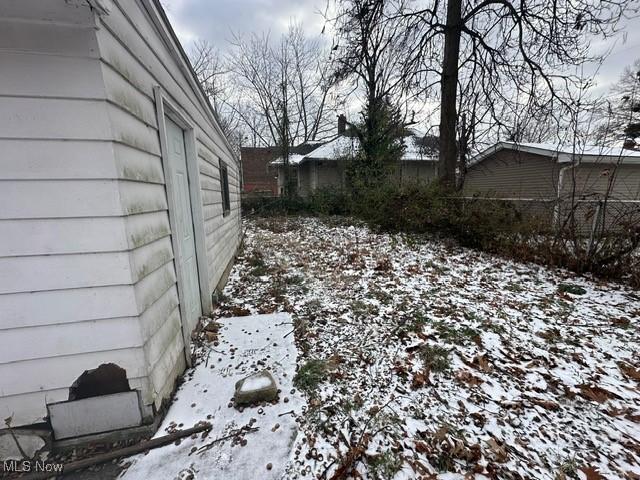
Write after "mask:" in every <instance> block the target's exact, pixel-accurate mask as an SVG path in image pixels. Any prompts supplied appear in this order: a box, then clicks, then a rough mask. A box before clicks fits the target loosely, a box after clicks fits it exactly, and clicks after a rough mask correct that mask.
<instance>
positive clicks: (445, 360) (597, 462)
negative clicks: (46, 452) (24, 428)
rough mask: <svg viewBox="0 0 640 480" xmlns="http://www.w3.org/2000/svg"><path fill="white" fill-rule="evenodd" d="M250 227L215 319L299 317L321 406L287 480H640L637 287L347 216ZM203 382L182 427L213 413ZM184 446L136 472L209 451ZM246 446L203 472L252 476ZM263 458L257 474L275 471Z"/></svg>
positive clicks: (305, 370) (304, 383) (308, 415)
mask: <svg viewBox="0 0 640 480" xmlns="http://www.w3.org/2000/svg"><path fill="white" fill-rule="evenodd" d="M245 226H246V228H247V235H246V239H245V247H244V251H243V254H242V256H241V258H240V259H239V260H238V263H237V265H236V266H235V267H234V270H233V272H232V275H231V278H230V281H229V283H228V285H227V287H226V288H225V291H224V293H225V298H224V299H223V302H222V304H221V306H220V307H219V309H218V310H217V312H216V315H217V316H219V317H228V316H242V315H247V314H250V313H251V314H256V313H273V312H283V311H284V312H289V313H290V314H291V316H292V318H293V321H294V324H295V328H296V331H295V339H296V344H297V346H298V359H297V366H298V369H299V371H298V376H297V378H296V383H295V384H296V386H297V387H299V388H302V389H304V390H305V391H306V392H307V399H308V405H306V406H303V403H302V401H301V400H299V403H296V405H299V406H300V408H301V411H304V413H301V414H300V415H298V418H297V424H298V428H299V433H298V435H297V438H296V439H295V442H294V444H293V446H292V448H291V452H290V455H291V456H290V458H289V462H288V465H287V466H286V473H285V475H284V477H285V478H316V477H321V478H327V479H330V478H335V479H337V478H349V477H353V478H381V479H382V478H396V479H402V478H442V479H458V478H459V479H471V478H500V479H520V478H522V479H529V478H535V479H560V480H562V479H565V478H582V479H585V478H586V479H589V480H592V479H599V478H608V479H618V478H628V479H637V478H640V440H639V439H640V423H639V422H640V384H639V382H640V346H639V340H640V336H639V335H638V333H639V319H640V295H639V293H638V292H634V291H632V290H629V289H626V288H624V287H621V286H618V285H614V284H608V283H603V282H598V281H590V280H587V279H584V278H579V277H575V276H573V275H572V274H569V273H567V272H562V271H551V270H548V269H545V268H543V267H540V266H536V265H525V264H517V263H513V262H509V261H505V260H502V259H500V258H497V257H493V256H490V255H485V254H482V253H478V252H475V251H471V250H466V249H461V248H459V247H457V246H455V245H451V244H448V243H446V242H443V241H434V240H428V239H419V238H414V237H408V236H401V235H381V234H375V233H372V232H370V231H369V230H368V229H366V228H364V227H360V226H353V225H350V224H349V223H348V222H346V221H344V220H339V219H337V220H336V219H328V220H319V219H295V218H294V219H291V218H290V219H257V220H250V221H246V223H245ZM225 325H228V323H227V322H226V321H225ZM288 327H291V326H290V325H289V326H288ZM280 333H281V331H279V334H280ZM281 336H282V335H281ZM291 336H293V335H291ZM291 336H290V337H291ZM290 337H287V338H290ZM242 348H246V346H242ZM290 355H291V354H290ZM214 357H215V355H213V356H212V358H211V359H210V362H211V361H214V360H217V359H216V358H214ZM289 358H292V357H289ZM224 364H225V363H224V362H223V363H221V367H222V366H223V365H224ZM216 368H218V367H217V366H216ZM204 371H205V369H203V368H202V367H201V366H200V367H198V368H197V369H196V373H195V374H194V376H193V378H192V379H190V380H188V381H187V384H186V385H185V386H184V387H183V389H182V390H181V391H180V392H179V393H178V397H179V400H178V401H179V402H181V405H182V406H181V407H180V408H179V409H177V411H176V407H175V406H174V408H172V410H171V411H170V418H171V419H173V421H178V420H177V419H180V422H182V423H184V425H185V426H191V425H192V424H193V423H194V422H195V421H197V420H202V419H204V418H203V415H205V414H206V413H209V412H210V413H211V414H214V415H215V412H214V411H212V410H211V404H208V405H207V404H203V403H201V402H202V400H203V398H205V396H203V395H202V394H201V390H199V389H201V388H208V389H213V388H218V387H217V386H216V385H213V384H209V383H206V381H205V380H204V378H201V377H200V375H204ZM280 380H281V381H282V380H283V379H280ZM287 380H289V377H287ZM284 388H285V389H289V388H291V387H290V386H286V387H284ZM185 389H186V390H185ZM185 397H186V399H185ZM191 398H192V399H193V402H195V403H196V407H194V408H193V409H190V408H186V407H185V405H187V406H188V404H190V403H191ZM220 400H221V401H223V403H226V401H228V399H227V398H224V399H220ZM296 402H298V400H296ZM281 407H284V405H283V404H282V403H280V404H279V405H278V406H277V407H274V411H275V410H276V409H278V410H277V411H278V412H279V411H280V410H281V409H282V408H281ZM270 408H271V407H270ZM289 409H290V408H288V407H287V408H285V410H289ZM251 415H253V414H248V415H246V416H247V417H249V416H251ZM273 420H275V419H272V420H271V419H270V421H273ZM246 421H248V418H242V420H240V418H239V419H238V421H237V425H238V426H240V425H242V424H244V423H246ZM280 423H281V424H282V422H280ZM166 426H167V425H165V426H164V427H166ZM267 427H268V425H266V426H264V427H263V428H267ZM291 428H292V429H293V426H291ZM251 435H253V434H248V435H247V436H246V438H247V440H248V441H249V442H251ZM216 436H217V435H216V434H212V435H210V438H214V437H216ZM185 443H186V445H184V446H180V447H177V448H175V449H172V450H171V451H169V452H166V451H165V450H167V449H166V448H165V449H161V450H158V451H156V452H151V453H149V454H148V455H147V456H146V457H145V458H142V459H139V460H137V462H136V463H135V464H134V465H133V466H132V468H131V469H129V472H128V475H127V477H126V478H143V477H144V476H147V477H149V478H161V477H158V476H156V475H152V472H155V471H156V470H155V468H156V467H157V468H164V467H166V464H167V463H169V462H172V461H174V459H175V455H177V453H178V451H179V452H181V455H183V454H184V453H185V451H186V452H187V453H188V452H189V449H190V448H191V446H193V445H195V446H198V445H200V443H198V442H192V441H188V442H185ZM250 445H251V443H250ZM244 448H245V452H251V451H252V450H250V449H248V448H247V447H244ZM254 448H260V447H258V446H256V447H254ZM233 449H234V450H224V452H227V453H224V455H228V457H225V458H224V459H222V458H220V459H218V460H215V459H212V460H211V461H210V462H209V463H207V465H206V468H209V467H211V468H218V467H217V465H219V464H220V462H229V461H234V462H238V463H237V465H236V466H232V465H231V464H229V465H230V466H229V468H230V469H231V468H245V467H244V464H243V463H242V462H245V461H247V462H248V461H250V458H249V457H250V454H245V456H244V457H243V456H242V454H241V453H234V452H241V451H242V447H238V446H236V447H233ZM208 454H209V455H212V454H213V453H212V452H211V451H210V452H209V453H208ZM204 455H207V453H205V454H203V456H204ZM220 455H223V454H222V453H221V454H220ZM149 458H150V460H147V459H149ZM180 458H181V460H175V461H180V462H182V463H181V464H183V465H185V466H186V467H188V466H189V463H190V462H192V461H195V460H192V459H194V458H197V456H195V455H192V456H190V457H189V456H186V457H184V459H182V457H180ZM259 458H260V459H259V461H256V462H254V463H255V472H258V473H257V474H256V475H254V478H267V476H266V474H264V473H265V472H266V471H265V470H264V466H263V465H261V464H259V463H260V462H262V463H264V460H263V457H262V456H260V457H259ZM232 459H233V460H232ZM143 465H146V466H145V467H143ZM197 468H200V469H203V468H204V465H202V464H200V466H199V467H197ZM134 473H136V475H135V476H131V475H132V474H134ZM199 476H200V475H199ZM162 478H171V477H170V476H162ZM203 478H251V477H243V476H241V475H237V476H228V477H226V476H217V475H214V476H210V477H203Z"/></svg>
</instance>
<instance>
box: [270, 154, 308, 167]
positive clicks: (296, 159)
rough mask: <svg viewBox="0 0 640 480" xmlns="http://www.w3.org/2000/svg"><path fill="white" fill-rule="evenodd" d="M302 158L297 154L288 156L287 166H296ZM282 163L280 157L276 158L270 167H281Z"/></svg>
mask: <svg viewBox="0 0 640 480" xmlns="http://www.w3.org/2000/svg"><path fill="white" fill-rule="evenodd" d="M304 157H305V156H304V155H300V154H299V153H291V154H289V165H298V164H299V163H300V162H301V161H302V159H303V158H304ZM283 163H284V159H283V158H282V157H278V158H276V159H275V160H274V161H272V162H271V165H282V164H283Z"/></svg>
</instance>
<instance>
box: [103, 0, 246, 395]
mask: <svg viewBox="0 0 640 480" xmlns="http://www.w3.org/2000/svg"><path fill="white" fill-rule="evenodd" d="M143 5H147V6H149V5H151V2H143V1H135V0H132V1H131V2H129V1H127V2H125V1H120V0H114V1H113V4H112V8H111V10H110V12H109V14H108V15H104V16H101V17H100V19H99V21H98V30H97V39H98V45H99V50H100V62H101V67H100V68H101V71H102V76H103V79H104V86H105V96H106V99H107V104H108V108H107V112H108V116H109V120H110V122H111V127H112V136H113V139H114V140H115V141H116V144H115V146H114V149H115V159H116V169H117V175H118V177H119V178H120V181H119V197H120V202H121V205H122V208H123V213H124V215H125V216H127V217H126V220H125V228H126V233H125V236H126V241H127V246H128V248H129V254H130V263H131V268H132V276H133V282H134V291H135V298H136V304H137V312H138V314H139V315H140V317H139V318H140V328H141V332H142V333H141V335H142V339H143V343H144V345H143V351H144V357H145V362H146V365H147V372H148V374H149V378H150V390H151V391H152V393H151V394H150V395H147V396H145V400H146V401H148V402H150V401H153V402H155V404H156V405H159V404H160V402H161V400H162V399H163V398H165V397H167V396H168V395H169V394H170V392H171V390H172V388H173V382H174V380H175V376H176V375H178V374H179V373H180V372H181V371H182V369H183V368H184V366H185V360H184V353H183V349H184V346H183V340H182V332H181V327H180V325H181V323H180V310H179V299H178V293H177V292H178V290H177V285H176V271H175V267H174V263H173V250H172V243H171V237H170V234H171V232H170V227H169V212H168V204H169V203H168V200H167V197H166V188H165V185H164V182H165V173H164V171H163V163H162V158H161V150H160V142H159V137H158V125H157V118H156V111H157V108H158V106H157V105H156V103H155V96H154V91H153V89H154V87H155V86H157V85H159V86H160V87H161V88H162V90H163V93H164V95H166V96H167V98H168V100H169V101H170V103H171V104H172V106H173V107H175V108H177V109H178V110H179V113H180V115H182V116H183V117H184V118H186V119H187V121H188V122H189V123H190V124H191V125H193V127H194V131H195V137H196V150H197V155H198V158H197V159H196V160H197V161H198V170H199V172H200V178H199V179H197V181H198V182H199V186H200V188H201V198H202V202H203V216H204V219H198V218H196V219H194V222H195V223H196V224H197V225H196V228H198V227H199V228H203V229H204V230H205V232H208V233H205V235H206V244H207V247H209V245H212V246H213V245H216V244H218V243H221V242H226V243H227V244H228V245H229V246H228V247H222V245H221V246H220V247H218V248H217V249H215V248H214V247H211V248H212V250H213V251H214V252H215V253H216V255H215V257H212V256H210V255H208V256H207V266H208V269H209V271H208V274H209V279H210V280H209V281H210V285H209V286H208V287H209V289H210V290H213V287H214V286H215V285H216V284H217V282H218V281H219V279H220V278H221V276H222V273H223V271H224V268H225V267H226V265H227V264H228V263H229V261H230V260H231V259H232V258H233V253H234V252H235V247H237V244H238V237H239V201H238V198H237V197H238V196H237V193H238V192H237V191H238V187H239V176H238V171H239V169H238V165H237V163H236V161H235V159H234V158H233V156H232V155H231V152H229V151H228V149H227V146H226V143H225V142H224V141H223V139H222V138H221V137H220V136H219V133H218V132H217V131H216V128H215V127H214V125H213V123H212V122H211V119H210V116H209V113H208V111H207V108H208V107H207V106H205V105H203V104H202V103H201V101H200V99H199V97H198V94H197V93H196V92H195V91H194V90H193V87H192V85H191V83H190V81H189V79H188V77H187V75H186V74H185V71H184V70H183V69H182V67H181V65H180V64H179V62H177V61H176V59H175V57H174V56H175V52H173V51H172V50H170V49H169V48H168V47H167V45H166V44H165V40H164V39H163V38H162V37H161V35H160V34H159V33H158V32H157V31H156V26H155V25H154V24H153V22H152V21H151V19H150V17H149V16H148V14H147V12H146V11H144V7H143ZM219 159H223V160H224V161H225V163H226V164H227V165H228V168H229V184H230V190H231V191H232V194H231V200H232V209H233V212H232V213H231V215H228V216H227V217H223V215H222V210H221V207H220V205H221V193H220V177H219V171H218V170H219V166H218V161H219ZM191 161H193V160H191ZM125 180H126V181H125ZM192 180H194V179H192ZM203 221H204V225H202V224H201V222H203Z"/></svg>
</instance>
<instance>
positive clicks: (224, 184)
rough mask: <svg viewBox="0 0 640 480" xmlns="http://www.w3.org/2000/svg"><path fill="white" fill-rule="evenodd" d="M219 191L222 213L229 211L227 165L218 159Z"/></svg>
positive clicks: (225, 213)
mask: <svg viewBox="0 0 640 480" xmlns="http://www.w3.org/2000/svg"><path fill="white" fill-rule="evenodd" d="M220 191H221V192H222V215H223V216H225V217H226V216H227V215H229V213H231V200H230V199H229V171H228V169H227V166H226V165H225V164H224V162H223V161H222V160H220Z"/></svg>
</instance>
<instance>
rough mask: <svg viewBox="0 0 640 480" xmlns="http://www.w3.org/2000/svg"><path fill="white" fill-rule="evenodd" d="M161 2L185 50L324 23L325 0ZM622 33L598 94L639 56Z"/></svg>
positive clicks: (636, 26)
mask: <svg viewBox="0 0 640 480" xmlns="http://www.w3.org/2000/svg"><path fill="white" fill-rule="evenodd" d="M162 4H163V6H164V7H165V10H166V11H167V15H168V16H169V19H170V20H171V23H172V25H173V28H174V29H175V30H176V33H177V34H178V37H179V38H180V41H181V42H182V44H183V46H184V47H185V49H187V50H188V49H189V47H190V45H191V43H192V42H193V41H194V40H197V39H206V40H209V41H210V42H211V43H212V44H213V45H215V46H217V47H218V48H219V49H220V50H222V51H224V50H225V49H226V48H227V40H229V39H230V38H231V32H237V33H240V34H243V33H244V34H246V33H251V32H258V33H260V32H265V31H270V32H271V33H272V34H273V35H274V36H279V35H280V34H281V33H283V32H284V31H285V30H286V29H287V26H288V24H289V22H290V21H291V20H296V21H298V22H301V23H302V24H303V26H304V28H305V30H306V31H307V32H308V34H309V36H313V35H316V34H319V33H320V31H321V30H322V26H323V23H324V21H323V18H322V15H320V14H319V11H322V10H324V8H325V7H326V1H325V0H162ZM625 29H626V34H625V35H620V37H619V38H618V39H617V41H616V43H615V47H614V48H613V51H612V53H611V55H610V56H609V57H608V59H607V60H606V62H605V64H604V65H603V67H602V68H601V69H600V71H599V73H598V76H597V78H596V81H597V84H598V87H597V92H598V93H603V92H605V91H606V90H607V88H608V87H609V86H610V85H611V83H613V82H615V81H616V80H617V79H618V78H619V76H620V74H621V73H622V71H623V69H624V67H625V66H626V65H629V64H631V63H633V61H634V60H635V59H636V58H640V19H637V18H636V19H634V20H632V21H629V22H627V24H626V25H625ZM600 47H601V45H598V48H600Z"/></svg>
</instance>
